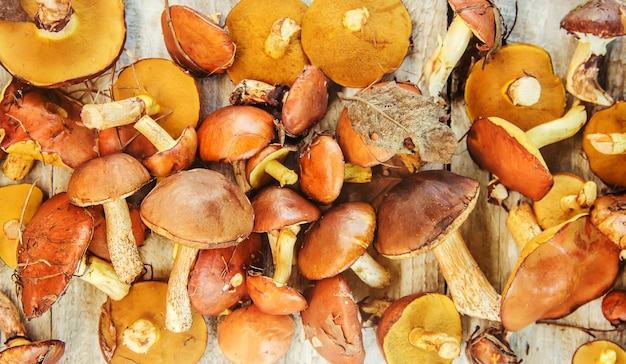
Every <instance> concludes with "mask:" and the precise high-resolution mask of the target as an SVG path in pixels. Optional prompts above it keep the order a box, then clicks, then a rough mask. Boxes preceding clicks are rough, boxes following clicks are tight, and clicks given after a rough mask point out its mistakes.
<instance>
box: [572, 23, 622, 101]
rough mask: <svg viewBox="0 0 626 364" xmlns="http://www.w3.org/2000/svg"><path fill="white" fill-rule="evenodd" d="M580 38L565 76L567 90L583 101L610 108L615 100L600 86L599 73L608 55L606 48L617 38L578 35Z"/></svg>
mask: <svg viewBox="0 0 626 364" xmlns="http://www.w3.org/2000/svg"><path fill="white" fill-rule="evenodd" d="M578 37H579V38H578V43H577V44H576V49H575V50H574V54H573V55H572V60H571V61H570V64H569V67H568V69H567V74H566V76H565V88H566V89H567V91H568V92H569V93H571V94H572V95H574V96H576V97H577V98H578V99H580V100H582V101H586V102H591V103H594V104H596V105H601V106H610V105H612V104H613V102H614V100H613V98H612V97H611V96H609V94H608V93H607V92H606V91H605V90H604V89H602V87H600V85H599V84H598V72H599V70H600V65H601V64H602V63H603V61H604V57H605V55H606V50H607V49H606V47H607V45H608V44H609V43H610V42H611V41H612V40H613V39H615V38H600V37H596V36H593V35H584V34H578Z"/></svg>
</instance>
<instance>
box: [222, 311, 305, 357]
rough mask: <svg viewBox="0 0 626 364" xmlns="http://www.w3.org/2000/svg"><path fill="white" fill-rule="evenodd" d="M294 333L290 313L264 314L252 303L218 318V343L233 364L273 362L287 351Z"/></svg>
mask: <svg viewBox="0 0 626 364" xmlns="http://www.w3.org/2000/svg"><path fill="white" fill-rule="evenodd" d="M295 333H296V323H295V321H294V319H293V318H292V317H291V316H289V315H271V314H267V313H263V312H261V310H259V308H258V307H256V306H255V305H254V304H252V305H249V306H245V307H241V308H238V309H236V310H234V311H233V312H232V313H230V314H228V315H225V316H222V317H221V318H220V319H219V321H218V323H217V345H218V347H219V348H220V350H221V351H222V353H223V354H224V356H225V357H226V358H227V359H228V360H229V361H230V362H232V363H238V364H245V363H259V364H272V363H276V362H277V361H278V360H280V358H282V357H283V356H285V354H287V351H289V348H290V347H291V341H292V339H293V337H294V335H295Z"/></svg>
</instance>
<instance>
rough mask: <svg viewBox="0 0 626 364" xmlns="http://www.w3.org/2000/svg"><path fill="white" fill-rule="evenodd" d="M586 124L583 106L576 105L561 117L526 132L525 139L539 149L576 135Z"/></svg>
mask: <svg viewBox="0 0 626 364" xmlns="http://www.w3.org/2000/svg"><path fill="white" fill-rule="evenodd" d="M586 122H587V111H586V110H585V106H584V105H581V104H578V103H576V104H574V105H572V107H571V108H570V109H569V110H568V111H567V112H566V113H565V115H563V116H562V117H560V118H558V119H555V120H552V121H548V122H546V123H543V124H539V125H537V126H535V127H533V128H531V129H529V130H527V131H526V137H527V138H528V139H529V140H530V141H531V143H532V144H533V145H534V146H535V147H536V148H537V149H540V148H542V147H545V146H546V145H550V144H553V143H556V142H559V141H561V140H565V139H567V138H570V137H572V136H574V135H576V133H578V131H579V130H580V129H581V128H582V127H583V126H584V125H585V123H586Z"/></svg>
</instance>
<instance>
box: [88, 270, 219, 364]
mask: <svg viewBox="0 0 626 364" xmlns="http://www.w3.org/2000/svg"><path fill="white" fill-rule="evenodd" d="M166 291H167V283H166V282H159V281H141V282H137V283H135V284H133V286H132V287H131V289H130V292H128V295H127V296H126V297H124V298H123V299H122V300H119V301H113V300H110V299H107V300H106V301H105V302H104V303H103V304H102V308H101V310H100V317H99V320H98V338H99V340H98V342H99V344H100V351H101V352H102V355H103V357H104V359H105V360H106V361H107V363H122V362H128V361H132V362H136V363H151V362H154V363H157V362H167V363H171V362H176V363H181V364H183V363H189V364H192V363H197V362H198V360H200V358H201V357H202V355H203V354H204V350H205V348H206V344H207V337H208V333H207V327H206V322H205V321H204V318H203V317H202V316H201V315H200V314H199V313H196V312H194V313H193V316H192V324H191V328H190V329H189V330H188V331H186V332H184V333H175V332H173V331H170V330H168V329H167V328H166V326H165V316H164V312H165V295H166Z"/></svg>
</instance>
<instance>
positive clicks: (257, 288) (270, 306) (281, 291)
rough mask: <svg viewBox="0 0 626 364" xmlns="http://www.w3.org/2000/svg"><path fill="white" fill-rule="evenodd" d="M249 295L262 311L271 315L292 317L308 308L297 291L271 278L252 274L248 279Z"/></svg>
mask: <svg viewBox="0 0 626 364" xmlns="http://www.w3.org/2000/svg"><path fill="white" fill-rule="evenodd" d="M246 287H247V290H248V295H250V299H251V300H252V302H254V304H255V305H256V306H257V307H258V308H259V310H260V311H262V312H264V313H267V314H270V315H290V314H292V313H296V312H300V311H302V310H304V309H305V308H307V306H308V303H307V302H306V299H305V298H304V296H302V294H300V292H298V290H297V289H295V288H293V287H290V286H287V285H284V284H279V283H277V282H276V281H275V280H274V279H272V278H271V277H267V276H263V275H258V274H252V275H249V276H248V278H246Z"/></svg>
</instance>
